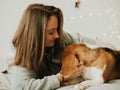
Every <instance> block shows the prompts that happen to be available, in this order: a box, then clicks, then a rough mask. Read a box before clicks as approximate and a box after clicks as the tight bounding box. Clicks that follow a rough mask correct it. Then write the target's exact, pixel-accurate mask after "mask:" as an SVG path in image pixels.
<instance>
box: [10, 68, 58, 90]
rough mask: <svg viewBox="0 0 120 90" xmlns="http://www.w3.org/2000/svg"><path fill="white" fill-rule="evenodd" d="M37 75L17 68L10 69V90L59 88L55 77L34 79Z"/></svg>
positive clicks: (49, 89)
mask: <svg viewBox="0 0 120 90" xmlns="http://www.w3.org/2000/svg"><path fill="white" fill-rule="evenodd" d="M36 78H37V75H36V74H35V73H34V72H33V71H32V70H27V69H26V68H22V67H19V66H14V67H13V69H12V78H11V90H53V89H55V88H58V87H60V83H59V80H58V79H57V77H56V75H51V76H45V77H44V78H43V79H36Z"/></svg>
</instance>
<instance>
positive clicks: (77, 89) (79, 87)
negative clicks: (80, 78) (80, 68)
mask: <svg viewBox="0 0 120 90" xmlns="http://www.w3.org/2000/svg"><path fill="white" fill-rule="evenodd" d="M84 89H85V87H84V86H83V85H82V84H77V85H74V89H73V90H84Z"/></svg>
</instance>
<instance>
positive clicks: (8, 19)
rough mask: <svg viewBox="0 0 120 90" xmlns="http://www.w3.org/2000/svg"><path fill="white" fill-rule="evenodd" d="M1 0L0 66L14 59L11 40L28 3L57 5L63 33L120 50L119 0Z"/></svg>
mask: <svg viewBox="0 0 120 90" xmlns="http://www.w3.org/2000/svg"><path fill="white" fill-rule="evenodd" d="M75 1H76V0H0V65H4V64H5V63H6V62H8V60H9V59H10V57H11V56H12V50H13V49H12V47H11V40H12V37H13V35H14V33H15V31H16V29H17V26H18V23H19V20H20V18H21V15H22V13H23V11H24V9H25V8H26V7H27V6H28V4H30V3H33V2H39V3H44V4H50V5H55V6H57V7H59V8H61V10H62V11H63V13H64V16H65V22H64V30H65V31H68V32H71V33H73V32H80V33H81V34H83V35H85V36H89V37H92V38H96V37H98V38H99V39H102V40H105V41H107V42H111V43H113V44H114V45H115V46H116V47H117V48H118V49H120V0H81V5H80V7H79V8H75V7H74V6H75Z"/></svg>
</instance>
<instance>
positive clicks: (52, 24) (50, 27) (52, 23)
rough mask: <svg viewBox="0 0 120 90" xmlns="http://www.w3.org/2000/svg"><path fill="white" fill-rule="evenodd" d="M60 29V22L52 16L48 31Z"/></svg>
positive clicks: (48, 23)
mask: <svg viewBox="0 0 120 90" xmlns="http://www.w3.org/2000/svg"><path fill="white" fill-rule="evenodd" d="M57 27H58V20H57V17H56V16H50V18H49V20H48V22H47V27H46V29H47V30H49V29H52V28H57Z"/></svg>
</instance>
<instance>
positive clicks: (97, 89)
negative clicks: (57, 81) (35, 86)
mask: <svg viewBox="0 0 120 90" xmlns="http://www.w3.org/2000/svg"><path fill="white" fill-rule="evenodd" d="M57 90H73V85H71V86H65V87H61V88H59V89H57ZM85 90H120V79H117V80H111V81H109V82H108V83H105V84H102V85H99V86H94V87H89V88H87V89H85Z"/></svg>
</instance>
